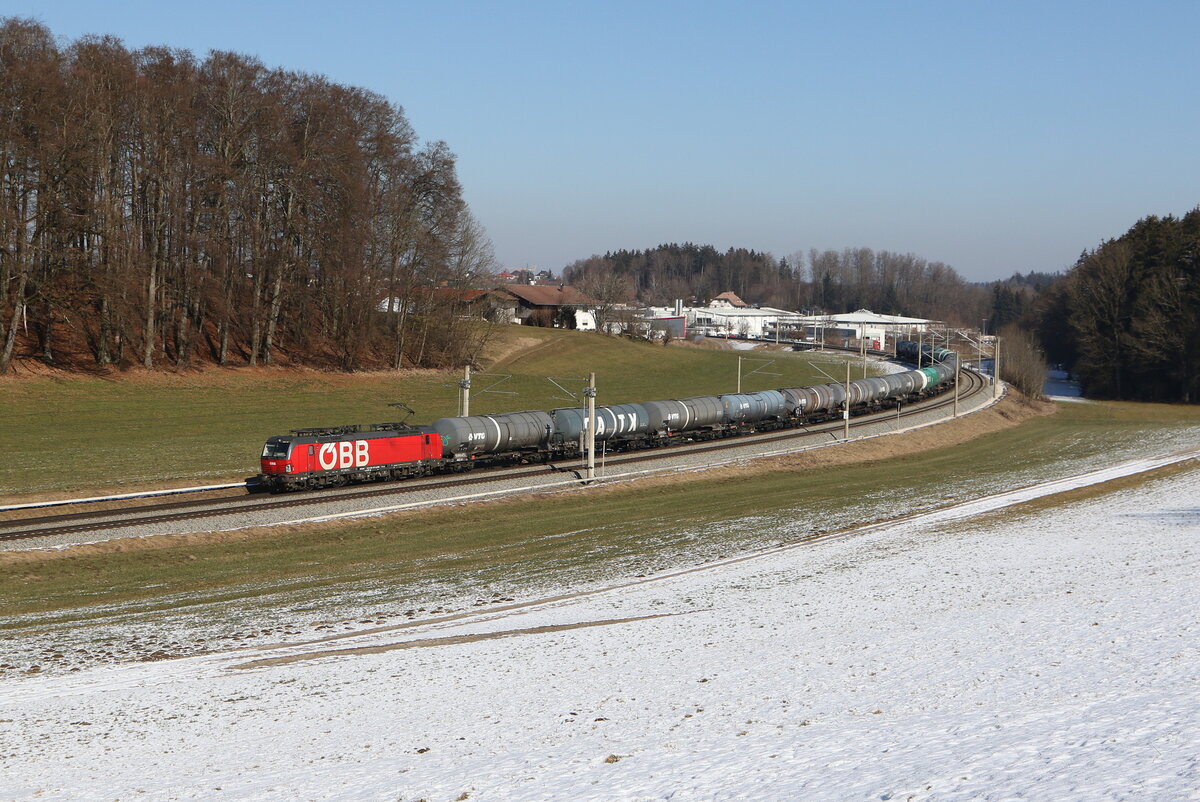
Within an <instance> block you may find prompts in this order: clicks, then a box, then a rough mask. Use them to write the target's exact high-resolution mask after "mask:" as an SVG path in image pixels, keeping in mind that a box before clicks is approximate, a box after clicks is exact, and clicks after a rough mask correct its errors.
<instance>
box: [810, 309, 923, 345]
mask: <svg viewBox="0 0 1200 802" xmlns="http://www.w3.org/2000/svg"><path fill="white" fill-rule="evenodd" d="M800 321H801V325H802V326H803V327H804V336H805V337H806V338H810V339H815V340H820V341H824V342H828V341H829V340H831V339H837V338H839V337H840V338H841V339H843V340H846V341H854V342H856V343H857V342H859V341H861V340H863V339H865V340H866V341H867V347H868V348H874V349H876V350H887V349H889V348H890V347H891V344H892V343H893V342H894V341H895V340H896V339H907V338H909V337H915V336H917V335H919V334H921V333H923V332H926V331H928V330H929V327H930V326H931V325H933V324H935V323H937V321H935V320H925V319H924V318H918V317H903V316H901V315H880V314H876V313H875V312H872V311H870V310H869V309H859V310H858V311H857V312H847V313H846V314H842V315H810V316H807V317H802V318H800Z"/></svg>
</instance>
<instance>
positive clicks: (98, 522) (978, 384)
mask: <svg viewBox="0 0 1200 802" xmlns="http://www.w3.org/2000/svg"><path fill="white" fill-rule="evenodd" d="M961 379H962V386H960V388H959V400H960V402H962V401H965V400H967V399H969V398H971V397H973V396H974V395H975V394H977V393H979V392H981V391H982V390H984V389H985V388H987V387H990V385H989V383H988V382H987V380H986V379H984V378H983V377H981V376H979V375H978V374H976V373H974V372H972V371H963V372H962V374H961ZM953 404H954V397H953V392H947V393H942V394H941V395H939V396H937V397H935V398H932V399H929V400H927V401H924V402H921V403H919V404H913V405H911V406H910V407H907V408H901V409H900V410H899V411H898V412H897V411H894V410H888V411H885V412H877V413H870V414H865V415H859V416H855V417H852V418H851V420H850V428H851V429H852V430H854V429H861V428H863V427H864V426H870V425H874V424H877V423H879V422H880V421H884V420H897V419H900V420H902V419H904V418H908V417H910V416H915V415H923V414H926V413H929V412H930V411H933V410H938V409H945V408H948V407H951V406H952V405H953ZM843 428H844V423H843V421H841V420H840V419H839V420H834V421H828V422H824V423H820V424H816V425H812V426H806V427H798V428H794V429H787V430H783V431H774V432H765V433H760V434H755V435H747V436H741V437H730V438H727V439H721V440H716V441H706V442H702V443H697V444H691V445H680V446H669V447H662V448H654V449H647V450H644V451H635V452H618V453H615V454H614V455H612V456H611V457H608V456H606V459H605V461H606V467H608V468H613V467H617V466H621V467H624V466H627V465H635V464H639V463H646V462H654V461H661V460H666V459H669V458H672V457H675V456H679V455H681V454H686V455H700V454H706V453H719V452H723V451H729V450H732V449H745V448H747V447H756V448H760V449H761V450H763V451H766V450H769V449H767V448H763V447H765V446H771V445H776V444H780V443H795V444H797V445H800V444H802V443H804V442H805V441H815V442H821V441H825V440H826V438H830V439H832V440H837V439H840V437H841V433H842V431H843ZM815 442H814V443H811V444H815ZM811 444H810V445H811ZM581 470H582V469H581V468H577V467H575V466H574V464H573V462H572V467H567V466H566V465H564V464H563V463H558V464H540V463H539V464H530V465H523V466H516V467H512V466H508V467H501V468H479V469H474V470H472V471H470V475H469V476H462V475H450V476H442V477H436V478H422V479H415V480H408V481H405V482H402V483H396V482H392V483H387V484H385V485H381V486H359V487H356V488H354V489H347V490H318V491H306V492H297V493H292V494H288V495H284V496H271V497H265V498H264V497H261V496H257V495H245V496H234V497H226V498H222V499H219V500H215V501H214V500H212V499H202V498H190V499H186V500H181V501H172V502H157V503H152V504H144V503H143V504H138V505H131V506H126V507H122V508H117V509H109V510H103V511H97V510H91V511H82V512H71V513H58V514H54V515H40V516H32V517H26V518H20V519H11V520H7V521H0V542H11V541H20V540H29V539H33V538H49V537H58V536H64V535H72V534H83V533H88V532H97V531H106V530H119V529H127V528H133V527H147V526H156V525H161V524H170V523H175V522H180V521H191V520H197V519H204V518H217V517H220V516H226V515H245V514H248V513H255V512H268V513H270V512H276V511H282V510H288V509H297V508H305V507H315V506H318V505H323V504H330V503H346V502H354V501H360V500H366V499H372V498H379V497H385V496H386V497H391V498H397V497H399V498H401V499H402V498H403V497H405V496H412V497H415V496H417V495H418V494H420V493H422V492H430V491H435V492H440V491H445V490H450V489H454V488H458V487H468V486H470V487H482V486H485V485H489V484H495V483H500V482H505V481H512V480H514V479H525V478H536V477H538V476H546V475H548V474H556V475H558V474H561V473H563V472H566V473H574V474H575V475H576V476H577V477H579V478H580V481H581V482H582V481H584V480H583V479H582V476H581ZM598 479H599V480H603V477H598ZM536 489H537V485H531V486H530V487H529V488H528V490H536ZM431 503H436V501H434V502H431Z"/></svg>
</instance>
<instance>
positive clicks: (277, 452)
mask: <svg viewBox="0 0 1200 802" xmlns="http://www.w3.org/2000/svg"><path fill="white" fill-rule="evenodd" d="M291 447H292V441H291V440H268V441H267V444H266V445H265V446H263V453H262V455H263V459H287V455H288V451H289V450H291Z"/></svg>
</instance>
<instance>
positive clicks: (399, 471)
mask: <svg viewBox="0 0 1200 802" xmlns="http://www.w3.org/2000/svg"><path fill="white" fill-rule="evenodd" d="M441 463H442V439H441V437H439V436H438V433H437V432H436V431H434V429H433V427H432V426H409V425H407V424H402V423H379V424H373V425H370V426H365V427H362V426H337V427H332V428H328V429H297V430H295V431H293V432H292V433H291V434H290V435H287V436H279V437H272V438H270V439H269V440H267V444H266V446H264V447H263V452H262V475H261V476H260V477H259V481H260V482H261V483H262V484H264V485H266V489H269V490H271V491H272V492H279V491H282V490H300V489H306V488H318V487H335V486H337V485H344V484H347V483H349V482H369V481H375V480H383V479H404V478H406V477H409V476H420V475H422V474H426V473H429V472H430V470H431V469H432V468H433V467H435V466H437V465H440V464H441Z"/></svg>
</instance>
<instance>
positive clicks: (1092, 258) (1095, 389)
mask: <svg viewBox="0 0 1200 802" xmlns="http://www.w3.org/2000/svg"><path fill="white" fill-rule="evenodd" d="M1024 322H1025V323H1026V325H1027V326H1029V327H1030V328H1031V329H1034V330H1036V331H1037V332H1038V334H1039V336H1040V338H1041V342H1042V345H1043V348H1044V349H1045V351H1046V354H1047V356H1048V357H1049V358H1050V360H1051V361H1053V362H1059V363H1062V364H1064V365H1066V366H1068V367H1069V368H1070V369H1071V370H1072V371H1073V372H1074V373H1075V374H1076V375H1078V377H1079V379H1080V381H1081V383H1082V386H1083V389H1084V392H1085V394H1087V395H1089V396H1094V397H1099V398H1116V399H1128V400H1139V401H1181V402H1185V403H1195V402H1197V401H1200V208H1197V209H1193V210H1192V211H1190V212H1188V213H1187V214H1185V215H1184V216H1183V217H1174V216H1166V217H1156V216H1151V217H1145V218H1143V219H1141V220H1139V221H1138V222H1136V223H1135V224H1134V225H1133V226H1132V227H1131V228H1130V229H1129V230H1128V231H1127V232H1125V233H1124V234H1122V235H1121V236H1120V237H1117V238H1115V239H1110V240H1107V241H1105V242H1103V243H1101V244H1100V245H1099V246H1098V247H1096V248H1094V249H1091V250H1087V251H1084V252H1083V254H1081V255H1080V257H1079V259H1078V260H1077V261H1076V263H1075V265H1074V266H1073V267H1072V268H1071V269H1070V270H1069V271H1068V272H1067V273H1066V274H1065V275H1063V276H1061V277H1059V278H1058V280H1057V281H1055V282H1054V283H1053V284H1051V285H1049V286H1048V287H1046V288H1045V289H1044V290H1043V291H1042V292H1041V293H1039V295H1038V297H1037V298H1036V299H1035V301H1034V303H1033V304H1032V308H1031V309H1030V311H1029V313H1028V314H1027V315H1026V317H1025V319H1024Z"/></svg>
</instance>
